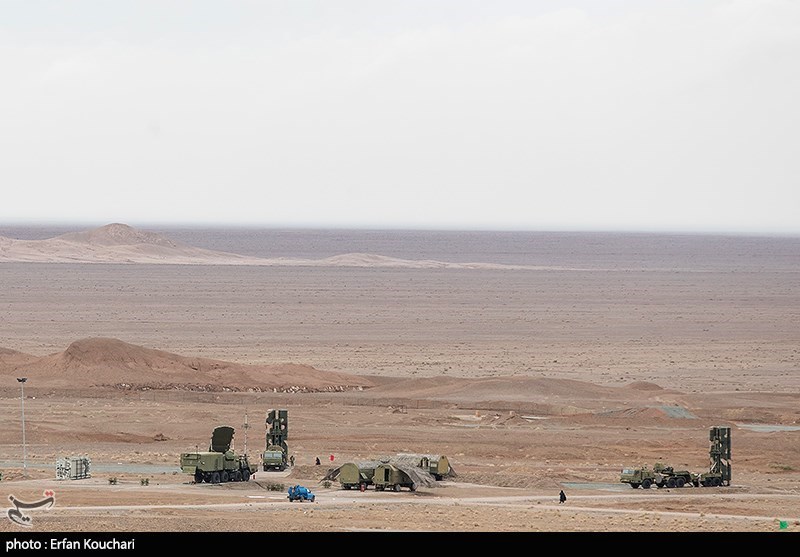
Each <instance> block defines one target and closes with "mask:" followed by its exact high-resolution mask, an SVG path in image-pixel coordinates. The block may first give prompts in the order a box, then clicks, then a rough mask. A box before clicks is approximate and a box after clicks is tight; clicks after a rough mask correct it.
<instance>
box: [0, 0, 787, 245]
mask: <svg viewBox="0 0 800 557" xmlns="http://www.w3.org/2000/svg"><path fill="white" fill-rule="evenodd" d="M0 76H1V77H0V79H1V81H0V84H2V87H0V126H2V133H1V134H0V194H1V195H0V222H4V223H40V222H41V223H44V222H47V223H73V222H75V223H97V224H105V223H109V222H125V223H128V224H134V225H135V224H156V223H158V224H191V223H201V224H211V223H219V224H242V225H258V226H268V227H270V226H336V227H361V226H364V227H391V228H397V227H401V228H457V229H462V228H468V229H521V230H526V229H534V230H536V229H543V230H565V229H570V230H585V229H599V230H645V231H647V230H654V231H655V230H669V231H721V232H744V233H749V232H755V233H790V234H797V233H800V138H799V137H800V136H799V134H800V2H798V1H797V0H763V1H756V0H735V1H730V0H719V1H711V0H709V1H706V0H687V1H680V0H664V1H643V0H639V1H624V0H616V1H612V0H587V1H582V2H581V1H544V0H541V1H535V0H519V1H514V0H486V1H471V0H442V1H439V0H419V1H417V0H397V1H395V0H363V1H361V0H318V1H307V0H285V1H257V0H251V1H243V0H226V1H169V0H158V1H147V0H135V1H124V0H113V1H108V0H96V1H84V0H71V1H67V2H64V1H53V2H46V1H37V0H0Z"/></svg>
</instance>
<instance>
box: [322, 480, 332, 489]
mask: <svg viewBox="0 0 800 557" xmlns="http://www.w3.org/2000/svg"><path fill="white" fill-rule="evenodd" d="M330 486H331V481H330V480H323V482H322V487H324V488H325V489H328V488H329V487H330Z"/></svg>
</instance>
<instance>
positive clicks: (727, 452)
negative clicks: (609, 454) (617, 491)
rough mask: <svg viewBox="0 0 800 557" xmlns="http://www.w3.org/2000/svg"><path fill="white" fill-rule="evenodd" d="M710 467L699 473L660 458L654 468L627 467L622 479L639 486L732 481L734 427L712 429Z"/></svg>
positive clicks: (713, 485) (633, 486)
mask: <svg viewBox="0 0 800 557" xmlns="http://www.w3.org/2000/svg"><path fill="white" fill-rule="evenodd" d="M708 439H709V441H710V442H711V447H710V448H709V452H708V454H709V460H710V465H709V470H708V472H703V473H701V474H695V473H692V472H689V471H688V470H675V469H674V468H673V467H672V466H666V465H664V464H662V463H660V462H657V463H656V464H655V466H653V468H648V467H647V466H641V467H639V468H624V469H623V470H622V473H621V474H620V478H619V480H620V481H621V482H622V483H627V484H629V485H630V486H631V487H632V488H634V489H636V488H638V487H640V486H641V487H642V488H644V489H649V488H650V487H651V486H653V485H655V486H656V487H670V488H671V487H684V486H694V487H701V486H702V487H719V486H722V485H728V486H729V485H731V461H730V459H731V428H730V427H727V426H714V427H712V428H711V429H710V430H709V436H708Z"/></svg>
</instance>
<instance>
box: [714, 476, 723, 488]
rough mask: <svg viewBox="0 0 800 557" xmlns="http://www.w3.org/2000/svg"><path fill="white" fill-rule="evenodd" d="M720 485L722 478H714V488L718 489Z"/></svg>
mask: <svg viewBox="0 0 800 557" xmlns="http://www.w3.org/2000/svg"><path fill="white" fill-rule="evenodd" d="M721 485H722V478H714V487H719V486H721Z"/></svg>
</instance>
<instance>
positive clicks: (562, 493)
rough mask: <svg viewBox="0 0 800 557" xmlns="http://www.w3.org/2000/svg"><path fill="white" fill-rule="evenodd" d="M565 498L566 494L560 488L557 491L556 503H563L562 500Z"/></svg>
mask: <svg viewBox="0 0 800 557" xmlns="http://www.w3.org/2000/svg"><path fill="white" fill-rule="evenodd" d="M566 500H567V496H566V494H565V493H564V490H563V489H562V490H561V491H560V492H559V493H558V504H559V505H560V504H561V503H563V502H564V501H566Z"/></svg>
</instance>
